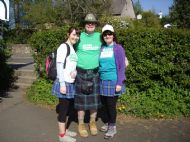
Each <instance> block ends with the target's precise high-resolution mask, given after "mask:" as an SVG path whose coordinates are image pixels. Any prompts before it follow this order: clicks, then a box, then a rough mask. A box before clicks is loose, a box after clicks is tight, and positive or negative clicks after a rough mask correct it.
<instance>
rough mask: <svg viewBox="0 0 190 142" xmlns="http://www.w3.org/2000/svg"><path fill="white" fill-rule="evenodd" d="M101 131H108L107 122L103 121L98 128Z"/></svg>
mask: <svg viewBox="0 0 190 142" xmlns="http://www.w3.org/2000/svg"><path fill="white" fill-rule="evenodd" d="M100 131H101V132H107V131H108V123H105V124H104V125H103V126H102V127H101V128H100Z"/></svg>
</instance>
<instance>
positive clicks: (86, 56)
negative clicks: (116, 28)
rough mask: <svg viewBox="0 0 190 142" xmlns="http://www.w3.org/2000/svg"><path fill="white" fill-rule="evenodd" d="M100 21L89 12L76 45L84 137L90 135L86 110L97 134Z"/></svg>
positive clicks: (78, 105)
mask: <svg viewBox="0 0 190 142" xmlns="http://www.w3.org/2000/svg"><path fill="white" fill-rule="evenodd" d="M97 23H98V21H97V20H96V18H95V16H94V15H93V14H87V15H86V17H85V20H84V25H85V32H82V33H81V35H80V41H79V43H78V44H77V46H76V53H77V56H78V63H77V77H76V82H75V83H76V95H75V104H74V105H75V109H77V110H78V131H79V134H80V135H81V136H82V137H88V131H87V129H86V126H85V124H84V116H85V112H86V110H89V111H90V123H89V127H90V133H91V135H97V132H98V131H97V127H96V121H95V119H96V116H97V109H98V107H99V106H100V97H99V73H98V71H99V68H98V67H99V54H100V47H101V40H100V33H98V32H95V28H96V25H97Z"/></svg>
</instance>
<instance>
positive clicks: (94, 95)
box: [74, 70, 101, 110]
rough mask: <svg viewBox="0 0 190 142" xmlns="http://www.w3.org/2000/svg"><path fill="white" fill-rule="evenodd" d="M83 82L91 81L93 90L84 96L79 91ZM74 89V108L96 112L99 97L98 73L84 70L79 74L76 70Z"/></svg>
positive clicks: (99, 103)
mask: <svg viewBox="0 0 190 142" xmlns="http://www.w3.org/2000/svg"><path fill="white" fill-rule="evenodd" d="M84 80H91V81H92V83H93V89H92V92H91V93H90V94H84V93H83V92H82V91H81V87H82V84H83V81H84ZM75 89H76V94H75V98H74V100H75V101H74V102H75V104H74V106H75V109H77V110H92V109H95V110H97V109H98V108H99V107H100V105H101V101H100V95H99V73H98V71H97V72H94V71H93V70H86V71H85V72H81V71H80V70H77V76H76V79H75Z"/></svg>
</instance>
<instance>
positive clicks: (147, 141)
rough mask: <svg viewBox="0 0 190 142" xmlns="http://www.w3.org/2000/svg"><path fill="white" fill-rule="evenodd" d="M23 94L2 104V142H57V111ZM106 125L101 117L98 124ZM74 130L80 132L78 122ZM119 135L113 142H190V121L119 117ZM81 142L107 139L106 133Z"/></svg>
mask: <svg viewBox="0 0 190 142" xmlns="http://www.w3.org/2000/svg"><path fill="white" fill-rule="evenodd" d="M22 95H23V94H21V93H19V92H15V94H14V96H13V98H6V99H4V100H3V102H2V103H0V108H1V109H0V142H57V141H58V139H57V133H58V130H57V120H56V113H55V111H54V110H48V109H45V108H41V107H37V106H34V105H33V104H30V103H28V102H27V101H26V100H25V99H24V97H23V96H22ZM121 122H122V123H121ZM101 125H102V122H101V120H100V119H99V120H98V127H99V128H100V126H101ZM70 129H71V130H74V131H77V123H76V122H72V123H71V125H70ZM117 129H118V134H117V135H116V136H115V137H114V138H113V139H112V140H110V142H190V133H189V132H190V121H189V120H138V119H127V120H122V118H120V119H119V120H118V127H117ZM76 138H77V141H78V142H106V141H108V140H104V138H103V133H102V132H99V134H98V135H97V136H89V137H88V138H81V137H80V136H79V135H78V136H77V137H76Z"/></svg>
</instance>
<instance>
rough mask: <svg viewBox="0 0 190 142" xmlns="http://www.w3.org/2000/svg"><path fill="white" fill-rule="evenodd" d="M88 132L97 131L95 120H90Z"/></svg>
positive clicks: (93, 132)
mask: <svg viewBox="0 0 190 142" xmlns="http://www.w3.org/2000/svg"><path fill="white" fill-rule="evenodd" d="M89 126H90V133H91V135H93V136H94V135H97V133H98V130H97V127H96V122H95V121H92V122H90V125H89Z"/></svg>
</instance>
